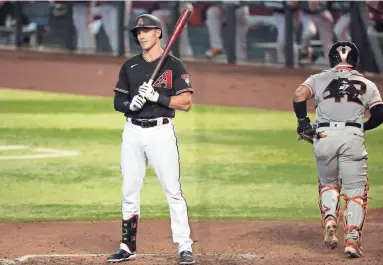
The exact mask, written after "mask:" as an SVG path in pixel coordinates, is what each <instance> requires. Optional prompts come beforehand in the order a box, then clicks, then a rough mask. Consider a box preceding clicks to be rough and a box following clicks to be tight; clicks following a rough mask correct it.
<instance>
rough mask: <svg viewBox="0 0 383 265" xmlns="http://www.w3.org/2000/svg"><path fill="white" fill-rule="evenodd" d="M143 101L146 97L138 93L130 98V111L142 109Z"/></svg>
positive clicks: (144, 101)
mask: <svg viewBox="0 0 383 265" xmlns="http://www.w3.org/2000/svg"><path fill="white" fill-rule="evenodd" d="M145 103H146V99H145V98H144V97H143V96H141V95H140V94H138V95H135V96H134V97H133V99H132V102H130V105H129V109H130V110H131V111H138V110H140V109H142V107H143V106H144V105H145Z"/></svg>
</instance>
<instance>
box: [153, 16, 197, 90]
mask: <svg viewBox="0 0 383 265" xmlns="http://www.w3.org/2000/svg"><path fill="white" fill-rule="evenodd" d="M190 15H191V11H190V10H188V9H185V10H184V11H182V13H181V15H180V17H179V18H178V21H177V23H176V26H175V27H174V30H173V33H172V35H171V36H170V38H169V41H168V43H167V44H166V47H165V50H164V53H163V54H162V57H161V59H160V60H159V61H158V63H157V65H156V68H155V69H154V71H153V74H152V76H151V77H150V79H149V82H148V83H149V85H152V84H153V82H154V79H155V78H156V76H157V74H158V72H159V71H160V68H161V67H162V65H163V64H164V62H165V59H166V58H167V57H168V55H169V53H170V50H171V49H172V47H173V45H174V43H175V42H176V40H177V39H178V37H179V36H180V34H181V31H182V30H183V28H184V27H185V25H186V22H187V21H188V20H189V17H190Z"/></svg>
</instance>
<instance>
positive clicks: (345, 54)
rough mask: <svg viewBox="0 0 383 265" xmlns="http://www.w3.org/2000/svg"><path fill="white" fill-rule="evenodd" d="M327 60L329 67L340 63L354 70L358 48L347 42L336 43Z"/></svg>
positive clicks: (357, 59) (357, 57) (357, 58)
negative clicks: (350, 66) (348, 65)
mask: <svg viewBox="0 0 383 265" xmlns="http://www.w3.org/2000/svg"><path fill="white" fill-rule="evenodd" d="M328 60H329V62H330V66H331V67H334V66H336V65H338V64H340V63H346V64H350V65H352V66H353V68H355V67H356V65H357V64H358V61H359V50H358V47H356V45H355V44H354V43H352V42H349V41H338V42H337V43H335V44H334V45H332V47H331V49H330V51H329V53H328Z"/></svg>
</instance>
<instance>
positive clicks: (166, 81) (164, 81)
mask: <svg viewBox="0 0 383 265" xmlns="http://www.w3.org/2000/svg"><path fill="white" fill-rule="evenodd" d="M153 86H154V87H159V88H167V89H172V87H173V73H172V71H171V70H166V71H165V72H164V73H163V74H162V75H161V76H160V77H159V78H158V79H157V80H156V82H154V84H153Z"/></svg>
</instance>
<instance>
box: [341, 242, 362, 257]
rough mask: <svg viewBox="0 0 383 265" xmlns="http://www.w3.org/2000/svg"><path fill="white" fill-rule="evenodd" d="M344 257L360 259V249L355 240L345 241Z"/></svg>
mask: <svg viewBox="0 0 383 265" xmlns="http://www.w3.org/2000/svg"><path fill="white" fill-rule="evenodd" d="M344 255H345V256H346V257H347V258H361V257H362V255H363V253H362V248H361V247H360V246H359V244H358V243H357V242H356V241H355V240H353V239H349V240H346V246H345V248H344Z"/></svg>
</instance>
